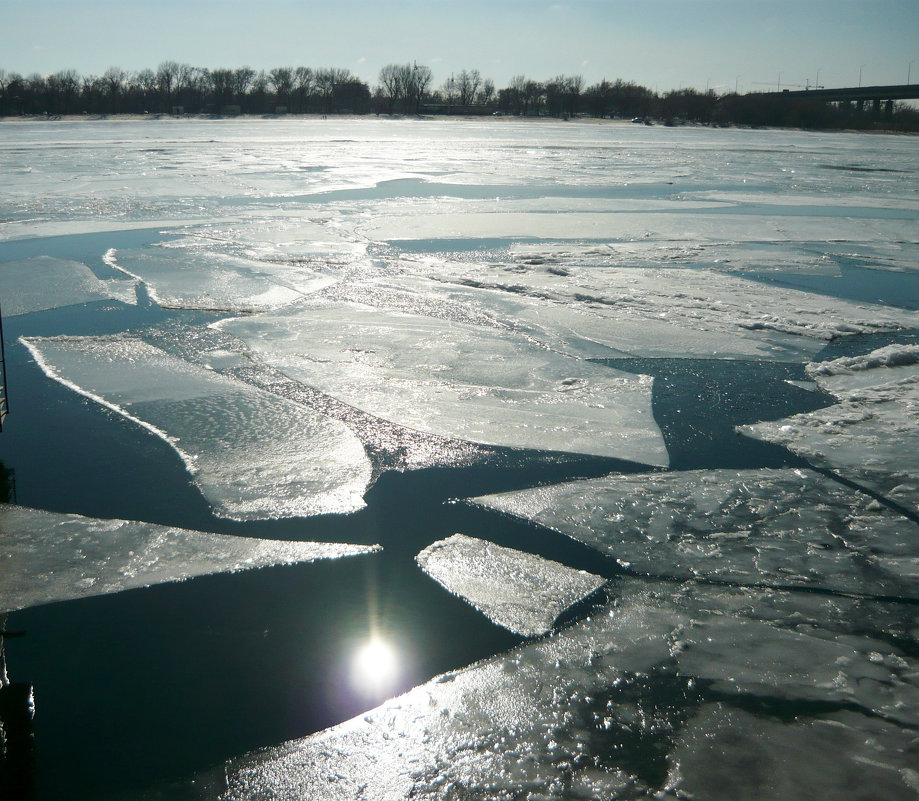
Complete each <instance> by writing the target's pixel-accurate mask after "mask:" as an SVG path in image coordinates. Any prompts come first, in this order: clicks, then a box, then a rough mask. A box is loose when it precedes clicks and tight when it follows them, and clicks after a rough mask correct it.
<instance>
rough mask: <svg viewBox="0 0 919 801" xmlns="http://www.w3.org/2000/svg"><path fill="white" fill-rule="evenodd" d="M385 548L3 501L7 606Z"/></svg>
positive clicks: (2, 601)
mask: <svg viewBox="0 0 919 801" xmlns="http://www.w3.org/2000/svg"><path fill="white" fill-rule="evenodd" d="M378 550H379V546H377V545H369V546H368V545H349V544H345V543H335V542H288V541H282V540H266V539H254V538H247V537H233V536H228V535H224V534H209V533H206V532H202V531H190V530H188V529H182V528H174V527H167V526H158V525H154V524H152V523H141V522H137V521H132V520H99V519H97V518H91V517H82V516H80V515H75V514H58V513H55V512H47V511H43V510H40V509H28V508H25V507H22V506H11V505H6V504H0V612H9V611H13V610H16V609H24V608H26V607H29V606H37V605H38V604H45V603H52V602H54V601H69V600H74V599H77V598H86V597H89V596H91V595H104V594H106V593H112V592H121V591H122V590H130V589H135V588H138V587H148V586H150V585H153V584H162V583H164V582H170V581H183V580H184V579H189V578H193V577H195V576H204V575H209V574H211V573H226V572H232V571H237V570H251V569H254V568H260V567H268V566H271V565H290V564H296V563H300V562H313V561H315V560H317V559H337V558H339V557H343V556H352V555H357V554H366V553H372V552H374V551H378Z"/></svg>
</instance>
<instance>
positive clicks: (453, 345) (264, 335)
mask: <svg viewBox="0 0 919 801" xmlns="http://www.w3.org/2000/svg"><path fill="white" fill-rule="evenodd" d="M216 325H217V327H219V328H220V330H222V331H225V332H227V333H230V334H233V335H234V336H237V337H239V338H240V339H242V340H243V341H244V342H245V343H246V344H247V345H248V347H249V348H250V349H251V351H252V352H253V354H254V355H255V356H256V357H257V358H258V359H260V360H261V361H263V362H265V363H266V364H268V365H270V366H271V367H274V368H276V369H278V370H280V371H281V372H283V373H284V374H286V375H287V376H289V377H290V378H293V379H294V380H296V381H299V382H301V383H303V384H306V385H308V386H311V387H315V388H317V389H319V390H321V391H322V392H325V393H327V394H329V395H331V396H332V397H334V398H338V399H339V400H342V401H344V402H346V403H348V404H351V405H352V406H355V407H357V408H358V409H361V410H363V411H366V412H369V413H370V414H373V415H376V416H378V417H381V418H383V419H385V420H389V421H391V422H395V423H398V424H400V425H403V426H406V427H408V428H414V429H417V430H419V431H423V432H427V433H431V434H437V435H442V436H448V437H455V438H458V439H464V440H469V441H471V442H478V443H482V444H486V445H500V446H509V447H515V448H538V449H541V450H554V451H568V452H573V453H586V454H594V455H598V456H608V457H616V458H621V459H630V460H633V461H638V462H643V463H646V464H654V465H665V464H667V451H666V447H665V446H664V442H663V437H662V436H661V433H660V430H659V429H658V427H657V424H656V423H655V422H654V418H653V414H652V411H651V386H652V379H651V378H650V377H649V376H637V375H632V374H629V373H623V372H619V371H615V370H610V369H608V368H606V367H602V366H599V365H596V364H591V363H589V362H585V361H583V360H579V359H573V358H570V357H568V356H565V355H562V354H558V353H555V352H553V351H551V350H547V349H545V348H542V347H539V346H538V345H535V344H533V343H531V342H529V341H527V340H526V339H525V338H523V337H521V336H519V335H515V334H513V333H512V332H508V331H504V330H499V329H496V328H486V327H481V326H475V325H470V324H465V323H459V322H454V321H449V320H443V319H438V318H434V317H428V316H425V315H418V314H409V313H400V312H395V311H391V310H388V309H380V308H375V307H371V306H366V305H364V304H357V303H345V302H333V301H322V300H312V301H311V302H310V303H308V304H301V305H299V306H298V307H296V308H294V309H291V310H287V311H284V312H282V313H279V314H272V315H267V314H266V315H259V316H258V317H255V318H237V319H233V320H227V321H222V322H220V323H218V324H216Z"/></svg>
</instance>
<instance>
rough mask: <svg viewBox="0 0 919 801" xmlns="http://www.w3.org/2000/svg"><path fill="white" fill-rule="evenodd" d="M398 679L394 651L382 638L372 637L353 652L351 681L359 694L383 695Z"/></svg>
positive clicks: (396, 659) (396, 660)
mask: <svg viewBox="0 0 919 801" xmlns="http://www.w3.org/2000/svg"><path fill="white" fill-rule="evenodd" d="M398 677H399V659H398V655H397V653H396V649H395V648H394V647H393V646H392V644H391V643H389V642H387V641H386V640H384V639H383V638H381V637H378V636H372V637H371V638H370V639H369V640H367V641H366V642H365V643H363V645H361V646H360V647H359V648H358V649H357V650H356V651H355V652H354V656H353V658H352V662H351V681H352V683H353V685H354V687H355V689H357V690H358V691H360V692H361V693H363V694H365V695H372V696H379V695H383V694H384V693H386V692H387V691H389V690H391V689H392V688H393V687H394V686H395V684H396V681H397V679H398Z"/></svg>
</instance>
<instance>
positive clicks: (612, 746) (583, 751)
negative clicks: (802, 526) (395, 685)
mask: <svg viewBox="0 0 919 801" xmlns="http://www.w3.org/2000/svg"><path fill="white" fill-rule="evenodd" d="M613 589H614V591H615V592H616V594H617V596H618V597H617V600H616V601H615V602H613V603H611V604H610V605H609V606H607V607H605V608H603V609H602V610H600V611H598V612H595V613H594V614H592V615H591V617H590V618H589V619H585V620H582V621H581V622H579V623H577V624H575V625H573V626H571V627H569V628H567V629H564V630H562V631H559V632H556V633H554V634H553V635H552V636H551V637H549V638H548V639H546V640H542V641H538V642H535V643H528V644H526V645H524V646H521V647H519V648H516V649H514V650H512V651H510V652H508V653H506V654H504V655H502V656H498V657H494V658H492V659H489V660H486V661H484V662H480V663H478V664H476V665H473V666H472V667H469V668H466V669H464V670H460V671H457V672H455V673H449V674H446V675H444V676H440V677H438V678H436V679H434V680H432V681H430V682H428V683H427V684H425V685H422V686H420V687H417V688H415V689H414V690H412V691H411V692H409V693H407V694H405V695H403V696H401V697H399V698H396V699H393V700H392V701H389V702H387V703H385V704H383V705H382V706H381V707H379V708H377V709H376V710H373V711H372V712H370V713H368V714H366V715H364V716H362V717H360V718H355V719H353V720H350V721H347V722H345V723H343V724H341V725H339V726H336V727H334V728H332V729H329V730H327V731H324V732H321V733H319V734H315V735H312V736H310V737H306V738H303V739H301V740H294V741H291V742H288V743H286V744H284V745H281V746H278V747H276V748H268V749H265V750H263V751H259V752H254V753H252V754H250V755H248V756H245V757H242V758H240V759H237V760H233V761H231V762H230V763H228V765H227V766H226V770H225V772H224V771H221V774H220V778H219V781H223V780H224V778H225V779H226V781H227V791H226V793H225V794H222V795H221V796H220V797H221V799H223V801H242V800H243V799H253V800H254V799H260V798H269V797H270V798H286V799H292V800H294V799H304V800H305V799H311V798H328V799H351V798H355V797H358V796H360V795H363V796H364V797H366V798H380V799H382V798H386V799H409V798H427V799H436V800H437V801H447V800H448V799H452V798H456V797H457V794H458V793H459V794H461V795H462V796H463V797H470V798H505V797H508V798H511V797H515V796H525V795H527V794H532V795H531V797H555V796H557V797H564V798H583V799H592V798H644V797H652V796H653V795H654V793H655V791H658V790H663V789H664V788H665V787H667V786H669V787H670V788H672V789H679V787H680V786H682V785H681V782H685V783H686V787H687V788H689V787H692V788H693V789H695V788H696V782H697V780H701V779H702V778H703V777H704V776H705V775H706V772H705V771H706V770H707V768H708V767H710V766H711V761H712V759H715V758H717V755H716V754H715V753H713V752H711V751H710V749H707V748H706V747H705V745H704V743H703V742H702V741H701V739H700V738H702V737H704V736H705V732H706V731H707V732H710V733H711V735H712V737H713V738H714V739H715V740H716V741H718V742H722V741H724V745H725V747H726V749H727V751H726V758H727V759H733V758H734V757H735V756H736V757H737V758H739V757H740V753H739V752H738V751H736V750H734V749H732V748H730V743H729V742H727V741H726V738H727V730H726V728H725V726H724V725H722V724H723V723H729V722H730V720H736V721H737V722H738V723H739V724H740V725H741V726H742V727H743V728H742V729H741V731H742V732H743V731H747V728H746V727H747V725H748V724H749V725H751V726H752V725H753V724H752V722H751V721H749V720H748V718H746V717H745V716H736V717H732V718H730V720H728V721H725V719H724V718H722V717H721V715H720V714H717V713H715V710H714V709H713V707H712V704H713V703H715V701H716V699H717V701H721V702H723V703H724V704H725V705H726V706H731V707H735V706H741V705H742V704H748V703H750V693H756V695H755V700H756V701H757V708H758V710H760V711H759V714H758V716H757V719H758V720H760V721H761V726H762V729H763V730H764V732H765V733H767V734H777V733H778V732H779V731H786V730H789V728H788V727H786V725H785V724H784V723H783V722H782V718H781V717H779V715H782V714H783V713H784V712H785V711H786V710H787V709H788V701H789V700H792V701H793V702H794V703H795V706H794V709H795V714H796V723H795V726H796V727H800V729H806V728H807V727H812V728H814V729H815V730H820V731H823V730H822V729H820V727H821V726H825V725H826V726H829V725H831V724H829V723H827V722H826V720H825V718H826V715H827V714H830V715H831V716H832V720H833V721H835V722H836V723H838V724H839V725H842V726H847V727H850V729H851V730H852V732H855V733H857V734H863V735H864V736H865V740H864V741H863V744H861V745H856V743H855V741H854V739H855V736H857V734H855V733H853V734H851V735H850V734H845V733H843V734H842V735H841V736H840V737H839V738H838V739H837V740H835V741H836V742H839V743H841V744H845V743H851V745H852V749H849V750H847V751H845V752H843V753H839V754H836V755H835V756H836V758H838V759H839V760H841V764H845V763H846V760H849V759H850V758H852V759H854V760H855V761H856V763H857V762H858V761H859V760H860V759H861V758H862V757H864V758H868V755H869V752H870V750H871V748H875V749H876V751H875V756H876V757H877V758H878V761H879V762H881V763H883V764H884V765H889V766H891V767H893V768H894V771H893V772H892V774H887V775H889V776H890V778H891V783H892V782H893V780H894V779H895V778H896V773H897V771H903V770H904V769H905V768H907V767H908V765H909V762H908V760H909V759H910V758H911V754H910V753H909V750H908V749H911V748H914V745H912V744H913V741H914V738H915V732H914V729H913V725H914V724H913V721H914V719H915V718H916V714H915V709H916V708H917V707H916V706H915V703H916V700H917V698H919V696H917V691H919V688H917V679H916V675H917V673H916V669H917V667H919V665H917V662H916V659H915V658H914V657H909V656H904V655H902V654H900V653H899V652H898V651H897V649H896V648H894V647H892V646H890V645H888V644H887V643H885V642H883V641H880V640H876V639H871V638H867V637H862V636H858V635H857V634H856V633H855V632H858V631H859V630H862V629H864V628H865V627H866V625H867V626H868V627H872V626H873V627H875V628H876V629H879V630H889V631H891V633H892V634H893V633H894V629H896V631H900V629H899V628H896V627H898V626H901V625H910V624H909V623H905V622H904V621H911V620H912V617H911V613H910V611H909V610H908V609H907V610H901V609H898V608H897V607H896V605H894V606H893V607H892V608H891V607H885V606H883V605H877V604H873V605H870V606H869V605H866V603H865V602H863V601H859V600H856V599H852V598H846V597H843V596H832V597H830V596H824V595H817V594H813V593H787V592H777V591H772V590H769V591H759V590H755V589H750V588H730V587H713V586H701V585H696V584H684V585H678V584H673V583H671V582H662V583H655V582H649V581H642V582H638V581H635V580H622V581H618V582H616V583H615V584H614V585H613ZM897 613H901V614H902V617H903V619H904V620H903V621H899V622H897V621H896V620H895V619H896V615H897ZM869 616H874V617H872V619H871V620H870V623H869V621H868V618H869ZM796 627H797V628H799V629H801V631H800V632H798V631H795V628H796ZM804 632H806V633H804ZM894 636H896V635H894ZM901 636H902V635H901ZM735 677H736V678H737V680H736V681H732V678H735ZM711 682H716V684H715V687H714V688H713V689H711V690H710V689H709V686H710V683H711ZM710 695H714V696H715V697H714V698H710V697H709V696H710ZM804 700H811V701H816V702H818V704H815V705H804V704H800V703H798V702H800V701H804ZM840 708H848V709H850V710H862V711H864V712H865V713H867V714H868V715H871V716H872V717H873V718H875V720H872V719H871V718H867V717H863V716H862V715H861V714H860V713H859V712H856V711H852V712H848V713H843V712H839V711H838V710H839V709H840ZM697 709H701V711H700V712H699V713H698V714H697V715H695V717H694V713H695V712H696V710H697ZM719 709H720V707H719ZM815 709H816V710H819V712H820V713H823V714H821V715H820V717H817V714H818V713H817V712H815V711H814V710H815ZM877 717H884V718H886V720H885V721H883V722H882V721H880V720H876V718H877ZM687 721H689V723H688V726H687V727H686V728H685V730H684V726H686V725H687V724H686V722H687ZM800 729H798V728H794V729H790V731H791V734H792V735H793V736H795V737H796V741H797V732H798V731H799V730H800ZM681 730H684V731H685V733H684V734H683V735H682V736H681V734H680V732H681ZM871 736H876V738H877V741H876V742H875V743H872V742H870V741H869V740H868V738H869V737H871ZM832 741H834V737H833V735H832V734H829V735H827V736H826V737H824V736H823V735H822V734H819V733H818V734H815V736H814V738H813V740H811V745H812V746H814V747H816V745H817V744H820V745H823V744H829V743H830V742H832ZM747 742H748V741H747V739H746V738H744V737H741V738H740V743H741V744H742V745H744V746H746V745H747ZM674 743H675V745H674ZM765 747H767V748H768V749H769V752H770V754H773V753H774V751H773V750H772V749H773V748H778V747H779V745H778V744H776V743H775V742H773V741H772V740H770V741H769V742H767V743H766V746H765ZM900 748H902V749H907V750H905V751H903V752H902V753H897V752H898V749H900ZM787 754H788V758H789V760H791V761H792V762H793V765H791V766H787V767H786V769H787V770H789V771H790V772H795V773H796V772H798V771H804V770H805V769H807V767H808V766H810V765H811V762H810V756H811V754H812V749H811V747H806V744H804V743H803V742H802V748H801V750H800V751H797V752H796V751H793V750H792V751H789V752H787ZM747 756H748V757H749V752H747ZM823 759H824V760H827V761H829V760H831V759H833V757H832V756H831V755H829V754H826V755H824V757H823ZM882 769H883V770H886V769H887V768H886V767H883V768H882ZM668 773H669V777H668ZM714 775H718V774H717V773H716V774H714ZM900 775H901V776H902V778H903V779H904V780H907V781H911V780H912V779H911V778H910V777H911V774H906V773H903V772H901V774H900ZM747 778H749V781H747V782H746V783H745V784H744V785H743V786H742V789H743V790H744V791H745V792H744V793H743V796H744V797H747V798H759V797H765V798H771V797H773V796H771V795H769V788H770V786H772V785H771V784H770V782H772V781H774V778H773V777H771V776H763V775H760V774H758V773H753V772H750V773H748V774H747V775H746V776H745V777H743V779H744V780H746V779H747ZM739 780H740V779H738V781H739ZM812 781H813V784H812V785H811V786H812V787H814V788H815V793H814V794H813V797H817V798H845V797H847V796H845V795H842V796H840V795H834V794H832V793H831V790H832V789H833V788H836V787H837V784H836V778H835V777H833V776H824V775H822V774H814V776H813V779H812ZM855 786H857V787H861V785H860V784H857V785H855ZM882 786H887V784H886V783H885V784H884V785H882ZM891 786H895V787H896V786H897V785H896V784H893V783H892V785H891ZM907 786H909V785H907ZM821 787H822V788H825V789H826V792H819V789H820V788H821ZM655 797H656V796H655ZM681 797H682V796H681ZM713 797H718V798H720V797H728V796H713ZM731 797H737V796H736V795H734V796H731ZM808 797H811V796H808ZM893 797H895V798H899V797H900V796H899V795H895V796H893Z"/></svg>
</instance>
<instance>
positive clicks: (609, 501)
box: [0, 119, 919, 801]
mask: <svg viewBox="0 0 919 801" xmlns="http://www.w3.org/2000/svg"><path fill="white" fill-rule="evenodd" d="M0 175H2V176H3V191H2V193H0V305H2V311H3V318H4V320H3V322H4V333H5V339H6V361H7V376H8V384H9V394H10V410H11V411H10V416H9V417H8V418H7V420H6V424H5V426H4V430H3V433H2V435H0V462H2V467H3V471H4V474H5V475H6V476H7V482H6V483H7V484H8V485H9V486H10V488H11V489H10V495H11V497H10V500H11V501H12V502H13V503H11V504H10V505H7V506H3V507H0V567H2V572H0V612H7V613H8V615H7V620H6V627H7V629H8V630H9V631H12V632H16V633H22V632H24V634H22V635H21V636H17V637H15V638H7V639H6V642H5V659H6V668H7V673H8V680H9V681H13V682H31V683H32V684H33V685H34V688H35V704H36V714H35V717H34V721H33V726H34V750H33V752H32V754H31V757H28V759H34V770H33V769H31V768H23V767H22V766H23V761H22V760H19V758H18V757H16V758H15V759H14V758H13V757H10V758H9V759H8V760H7V773H13V772H14V771H16V770H17V769H19V768H22V770H23V775H24V776H25V778H23V779H22V781H24V782H26V783H30V784H32V785H34V791H35V797H36V798H38V799H42V801H44V800H45V799H48V800H50V799H60V798H88V797H92V798H97V799H106V798H112V799H138V798H170V799H177V798H201V799H213V800H214V801H216V799H224V800H225V801H230V800H231V799H232V800H233V801H237V800H238V801H242V799H262V798H283V799H291V800H293V799H304V800H305V799H318V798H321V799H353V798H365V799H384V798H385V799H400V798H406V799H407V798H415V799H417V798H429V799H445V800H446V799H457V798H477V799H479V798H480V799H494V798H507V799H511V798H550V797H558V798H585V799H590V798H605V799H606V798H609V799H642V798H652V797H653V798H662V799H674V800H675V799H686V798H693V799H732V800H733V799H737V798H757V799H777V800H778V799H788V798H805V797H806V798H827V799H830V798H832V799H856V798H857V799H862V798H884V799H901V798H902V799H916V798H919V768H917V765H919V616H917V612H919V425H917V424H919V335H917V334H919V225H917V222H919V150H917V143H916V140H915V139H914V138H911V137H898V136H872V135H855V134H842V133H836V134H817V133H808V132H788V131H766V130H758V131H754V130H714V129H702V128H665V127H646V126H636V125H631V124H627V123H618V122H610V121H606V122H592V121H578V122H567V123H566V122H555V121H545V120H540V121H520V120H510V119H499V120H483V121H461V120H437V121H433V120H404V121H400V120H378V119H343V120H319V119H312V120H295V119H277V120H212V121H204V120H173V119H156V120H154V119H150V120H141V121H127V120H125V121H120V120H119V121H105V120H100V121H89V120H86V121H75V122H67V121H64V122H47V121H42V122H21V121H8V122H4V123H2V124H0ZM5 681H7V679H6V678H4V677H3V676H2V675H0V684H2V683H4V682H5ZM26 761H27V760H26Z"/></svg>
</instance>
